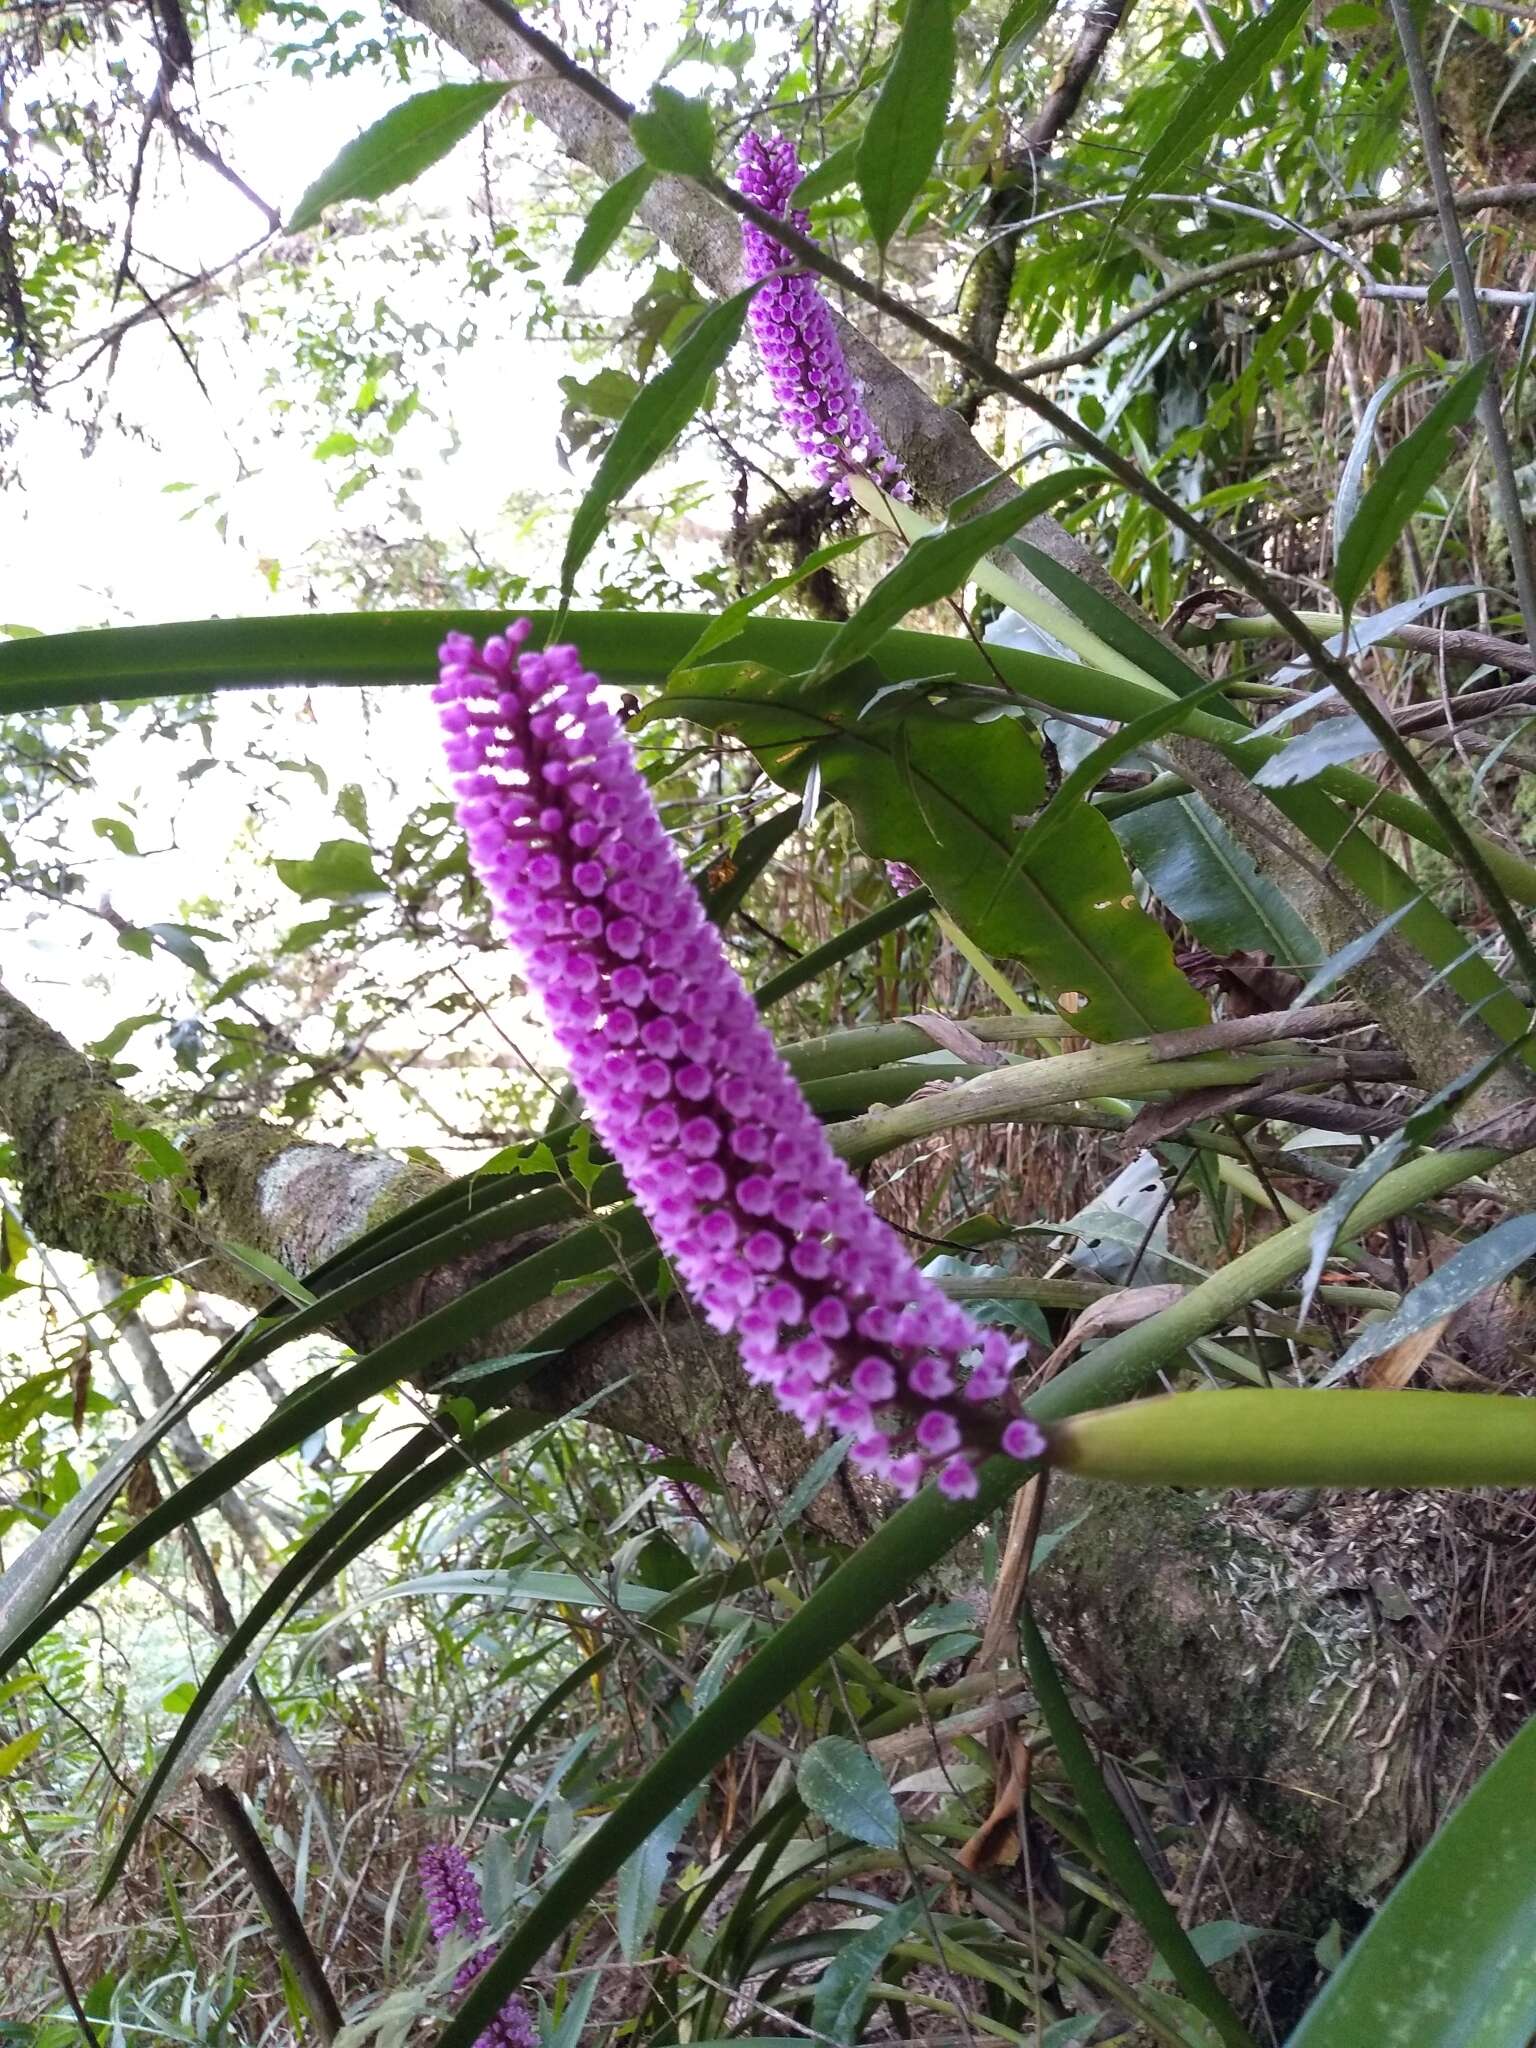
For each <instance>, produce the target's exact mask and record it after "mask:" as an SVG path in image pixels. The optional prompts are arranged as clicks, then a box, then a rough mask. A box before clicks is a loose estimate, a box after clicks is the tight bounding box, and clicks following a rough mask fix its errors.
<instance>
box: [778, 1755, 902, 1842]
mask: <svg viewBox="0 0 1536 2048" xmlns="http://www.w3.org/2000/svg"><path fill="white" fill-rule="evenodd" d="M795 1787H796V1790H797V1791H798V1792H799V1794H800V1797H801V1798H802V1799H803V1800H804V1801H805V1803H806V1805H807V1806H808V1807H809V1808H810V1810H811V1812H812V1813H814V1814H815V1815H816V1816H817V1818H818V1819H820V1820H824V1821H825V1822H826V1823H827V1826H828V1827H830V1828H835V1829H836V1830H837V1832H838V1833H839V1834H840V1835H847V1836H848V1838H849V1840H850V1841H854V1842H863V1843H865V1844H866V1845H867V1846H868V1847H869V1848H871V1849H894V1848H896V1847H897V1846H898V1845H899V1843H900V1841H901V1815H900V1814H899V1813H898V1812H897V1810H896V1801H895V1800H894V1799H893V1798H892V1796H891V1788H890V1786H889V1785H887V1783H886V1782H885V1773H884V1771H882V1770H881V1768H880V1766H879V1765H878V1764H877V1763H876V1762H875V1760H874V1758H873V1757H872V1756H871V1755H870V1753H869V1751H868V1750H867V1749H865V1748H864V1747H863V1745H862V1744H860V1743H857V1742H852V1741H850V1740H849V1738H848V1737H847V1736H846V1735H827V1736H823V1738H822V1740H821V1741H820V1742H813V1743H812V1744H811V1746H810V1748H809V1749H808V1750H807V1751H806V1752H805V1755H804V1756H803V1757H801V1759H800V1767H799V1769H798V1770H797V1771H796V1773H795Z"/></svg>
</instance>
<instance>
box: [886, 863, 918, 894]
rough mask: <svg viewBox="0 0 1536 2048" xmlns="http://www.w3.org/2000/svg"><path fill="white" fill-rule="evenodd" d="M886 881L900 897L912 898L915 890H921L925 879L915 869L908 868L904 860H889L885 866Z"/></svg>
mask: <svg viewBox="0 0 1536 2048" xmlns="http://www.w3.org/2000/svg"><path fill="white" fill-rule="evenodd" d="M885 879H886V880H887V881H888V882H889V883H890V885H891V887H892V888H893V889H894V890H895V891H896V894H897V895H898V896H910V895H911V894H912V891H913V890H914V889H921V887H922V886H923V878H922V876H921V875H920V874H919V873H918V872H917V869H916V868H914V867H908V865H907V863H906V862H905V861H904V860H888V861H887V862H886V864H885Z"/></svg>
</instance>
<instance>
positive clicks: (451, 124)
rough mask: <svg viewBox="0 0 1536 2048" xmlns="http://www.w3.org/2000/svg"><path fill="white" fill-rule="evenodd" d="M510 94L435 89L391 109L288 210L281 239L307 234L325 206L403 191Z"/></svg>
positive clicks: (476, 88)
mask: <svg viewBox="0 0 1536 2048" xmlns="http://www.w3.org/2000/svg"><path fill="white" fill-rule="evenodd" d="M511 89H512V88H511V86H510V85H501V84H484V83H482V84H477V85H438V86H434V87H433V88H432V90H431V91H430V92H418V93H415V94H413V95H412V97H411V98H410V99H408V100H406V101H404V102H403V103H402V104H401V105H400V106H398V107H391V109H390V110H389V112H388V113H387V114H386V115H384V117H383V119H382V120H378V121H375V122H374V124H373V126H372V127H371V128H365V129H364V130H363V132H362V134H361V135H359V136H358V137H357V138H356V139H355V140H354V141H352V142H349V143H348V144H347V146H346V148H345V149H344V150H343V151H342V152H341V154H340V156H338V157H337V158H335V160H334V161H333V162H332V163H331V164H330V166H329V167H328V168H327V169H326V170H324V171H322V172H321V173H320V176H319V177H318V178H316V180H315V182H314V183H313V184H312V185H311V186H310V187H309V190H308V191H307V192H306V193H305V194H304V197H303V198H302V199H301V200H300V201H299V203H298V205H297V206H296V207H295V208H294V210H293V213H292V215H291V216H290V218H289V221H288V225H287V226H286V227H285V228H284V230H283V232H284V234H287V235H296V234H298V233H299V232H300V231H301V230H302V229H304V228H312V227H313V226H314V225H315V223H316V221H318V220H319V218H320V216H321V214H322V213H324V211H325V209H326V208H327V207H328V206H339V205H340V204H341V203H342V202H343V201H344V200H348V199H379V198H382V196H383V195H384V194H385V193H386V192H393V191H394V190H395V189H396V187H397V186H400V185H409V184H410V183H411V181H412V180H413V179H414V178H419V177H420V176H421V174H422V172H423V171H425V170H428V169H430V168H431V166H432V165H433V164H435V163H437V162H438V160H439V159H440V158H442V157H445V156H446V155H447V154H448V152H449V150H450V149H452V148H453V147H454V145H455V144H456V143H459V142H462V141H463V140H464V137H465V136H466V135H468V134H470V133H471V132H472V131H473V130H474V129H476V128H478V127H479V126H480V123H481V122H482V121H483V120H484V119H485V117H486V115H487V114H489V113H490V112H491V110H492V109H493V108H494V107H495V106H497V105H498V104H499V103H500V101H501V100H502V99H503V98H504V97H505V96H506V94H507V93H509V92H510V91H511Z"/></svg>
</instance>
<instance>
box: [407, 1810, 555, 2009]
mask: <svg viewBox="0 0 1536 2048" xmlns="http://www.w3.org/2000/svg"><path fill="white" fill-rule="evenodd" d="M416 1870H417V1875H418V1876H419V1877H420V1879H421V1895H422V1897H423V1899H424V1900H425V1901H426V1906H427V1920H428V1922H429V1923H430V1925H431V1928H432V1937H433V1939H434V1940H435V1941H439V1942H443V1941H453V1940H471V1941H472V1940H473V1939H474V1937H475V1936H476V1935H477V1934H484V1932H485V1908H484V1907H483V1906H482V1905H481V1903H480V1887H479V1885H478V1884H476V1882H475V1874H474V1872H473V1871H472V1870H471V1869H470V1867H469V1858H468V1857H467V1856H466V1855H465V1854H464V1851H463V1850H462V1849H460V1848H458V1847H456V1846H455V1844H454V1843H452V1842H437V1843H434V1844H432V1845H430V1846H429V1847H427V1848H425V1849H423V1850H422V1852H421V1854H420V1855H419V1856H418V1857H417V1859H416ZM495 1953H496V1947H495V1944H494V1943H491V1944H489V1945H488V1946H487V1947H485V1948H482V1949H479V1950H477V1951H476V1953H475V1954H473V1955H471V1956H467V1957H466V1958H465V1959H464V1961H463V1962H462V1963H461V1964H460V1965H459V1967H458V1969H457V1970H456V1971H455V1973H454V1979H453V1996H454V1997H455V1998H457V1997H459V1996H460V1995H461V1994H462V1993H463V1992H465V1991H467V1990H468V1989H469V1987H470V1985H471V1984H473V1983H474V1981H475V1979H476V1978H477V1977H478V1976H479V1975H480V1973H481V1971H482V1970H483V1969H484V1968H485V1966H486V1964H487V1963H488V1962H489V1961H490V1960H491V1958H492V1956H494V1955H495ZM538 2040H539V2036H538V2029H537V2028H536V2027H535V2026H534V2023H533V2015H532V2014H531V2013H530V2012H529V2010H528V2008H527V2006H526V2005H525V2004H524V2003H523V2001H522V2000H521V1999H520V1998H517V1997H512V1998H509V1999H508V2000H507V2002H506V2004H505V2005H504V2006H503V2007H502V2008H501V2011H500V2012H499V2013H498V2014H497V2015H496V2017H495V2019H494V2020H492V2022H491V2024H490V2025H489V2026H488V2027H487V2028H486V2030H485V2032H484V2033H483V2034H479V2035H477V2036H476V2039H475V2048H538Z"/></svg>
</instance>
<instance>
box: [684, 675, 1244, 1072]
mask: <svg viewBox="0 0 1536 2048" xmlns="http://www.w3.org/2000/svg"><path fill="white" fill-rule="evenodd" d="M1018 658H1019V659H1020V660H1023V661H1034V662H1039V661H1040V660H1041V657H1025V656H1020V657H1018ZM1046 666H1049V667H1053V668H1071V667H1072V666H1074V665H1073V664H1070V663H1047V664H1046ZM882 686H883V678H881V677H880V676H879V675H878V674H875V673H872V672H871V671H870V670H868V669H867V668H862V667H861V668H856V669H851V670H847V671H845V672H844V673H843V674H841V675H839V676H837V677H835V678H834V679H833V680H832V681H831V682H829V683H820V684H817V685H816V686H815V687H814V689H812V688H811V686H810V685H808V684H807V682H806V681H805V679H804V678H785V677H782V676H775V675H773V674H771V673H769V672H767V671H765V670H762V669H759V668H756V667H755V666H753V665H751V664H733V665H730V666H726V667H721V668H712V669H699V670H692V671H689V672H687V673H685V674H683V675H680V676H678V677H676V678H675V679H674V681H673V682H672V683H671V684H670V685H669V688H668V691H667V695H666V697H665V698H664V699H662V700H661V702H660V704H659V705H657V706H654V707H653V709H654V710H671V711H675V712H677V713H678V714H679V715H680V716H682V717H685V718H688V719H691V720H693V721H694V722H695V723H697V724H700V725H703V726H706V727H708V728H709V729H710V730H711V731H715V732H726V733H730V734H733V735H734V736H736V737H738V738H739V739H740V740H741V741H742V742H743V744H744V745H746V746H748V747H750V748H751V749H752V751H753V753H754V754H756V756H757V758H758V760H759V761H761V763H762V764H763V766H764V768H765V769H766V770H767V772H768V774H769V775H771V776H772V777H773V779H774V780H775V781H776V782H778V783H780V784H781V786H782V787H784V788H786V789H793V790H800V789H803V788H804V786H805V782H806V778H807V776H808V774H809V773H810V770H811V767H812V764H813V762H814V763H815V764H816V765H817V766H818V767H819V770H820V775H821V786H822V789H823V790H824V791H825V792H826V793H827V794H828V795H831V796H835V797H837V798H838V799H839V800H841V801H842V802H845V803H846V804H847V805H848V807H849V810H850V812H851V813H852V816H853V819H854V825H855V829H856V830H857V832H858V837H859V843H860V845H861V846H862V847H863V848H864V850H865V851H866V852H867V853H869V854H872V855H874V856H876V857H878V858H881V859H886V860H902V861H907V862H909V863H910V864H911V865H912V866H913V867H915V868H916V869H917V871H918V873H919V874H921V875H922V877H923V879H924V880H925V882H926V883H927V884H928V886H929V887H930V888H931V889H932V891H933V893H934V895H935V897H936V898H937V899H938V901H939V903H940V904H941V905H942V906H943V907H944V909H945V910H947V911H948V912H949V913H950V915H951V916H952V917H953V918H954V919H955V922H956V923H957V924H958V925H959V926H960V927H961V929H962V930H963V931H965V932H966V933H967V934H968V936H969V937H970V938H972V939H973V940H974V941H975V942H976V944H977V945H979V946H981V947H983V948H984V949H985V950H986V951H987V952H989V953H992V954H994V955H996V956H998V957H1001V958H1008V957H1013V958H1016V959H1019V960H1021V961H1023V963H1024V964H1025V966H1026V967H1027V968H1028V969H1029V972H1030V973H1031V975H1033V976H1034V978H1035V980H1036V981H1038V983H1039V984H1040V986H1041V987H1042V988H1043V989H1045V990H1046V991H1047V992H1048V993H1049V994H1050V995H1051V996H1052V997H1053V998H1057V997H1060V996H1063V995H1066V994H1068V993H1070V994H1072V995H1074V996H1078V997H1082V998H1086V1003H1085V1005H1084V1006H1083V1007H1081V1008H1079V1007H1078V1006H1076V1005H1074V1006H1073V1019H1074V1022H1075V1023H1076V1024H1077V1025H1078V1027H1079V1028H1080V1029H1081V1030H1083V1031H1084V1033H1085V1034H1086V1035H1087V1036H1088V1037H1090V1038H1097V1039H1113V1038H1125V1037H1132V1036H1135V1035H1137V1034H1138V1033H1141V1032H1146V1031H1161V1030H1174V1029H1178V1028H1180V1027H1181V1026H1184V1025H1193V1024H1197V1023H1199V1022H1201V1021H1202V1019H1203V1017H1204V1016H1205V1006H1204V1003H1203V1002H1202V1001H1201V999H1200V998H1199V996H1197V995H1196V994H1195V992H1194V990H1192V989H1191V988H1190V986H1189V984H1188V983H1187V982H1186V981H1185V980H1184V977H1183V976H1182V975H1181V974H1180V973H1179V972H1178V970H1177V969H1176V968H1175V966H1174V964H1173V950H1172V947H1171V945H1170V943H1169V940H1168V937H1167V935H1166V933H1164V931H1163V930H1162V928H1161V927H1160V926H1159V925H1158V924H1156V923H1155V921H1154V920H1153V919H1152V918H1150V917H1148V916H1147V915H1146V913H1145V912H1144V911H1143V910H1142V909H1141V908H1140V906H1139V905H1138V904H1137V902H1136V900H1135V896H1134V894H1133V891H1132V887H1131V879H1130V871H1129V869H1128V868H1127V866H1126V863H1125V856H1124V855H1123V854H1122V853H1121V851H1120V848H1119V846H1118V844H1117V843H1116V840H1115V837H1114V834H1113V832H1112V831H1111V829H1110V827H1109V825H1108V823H1107V822H1106V821H1105V820H1104V819H1103V818H1101V817H1100V816H1099V814H1098V813H1097V812H1096V811H1094V810H1092V809H1091V808H1089V807H1088V806H1086V805H1082V806H1079V807H1078V808H1077V809H1076V810H1075V811H1074V812H1073V814H1072V815H1071V816H1070V817H1069V818H1068V819H1067V820H1066V822H1065V823H1064V824H1063V826H1062V828H1061V829H1060V830H1059V831H1056V832H1054V833H1053V834H1052V835H1051V837H1050V838H1049V839H1048V840H1047V841H1045V843H1044V844H1043V845H1041V847H1040V848H1039V850H1038V853H1037V854H1036V855H1034V856H1031V857H1029V858H1027V859H1026V860H1025V861H1023V862H1022V863H1019V864H1018V865H1017V866H1016V865H1015V855H1016V852H1017V845H1018V838H1019V832H1018V825H1019V821H1020V820H1021V819H1023V818H1025V817H1027V816H1028V815H1029V814H1030V813H1031V812H1032V811H1033V810H1035V809H1036V808H1037V806H1038V805H1039V803H1040V800H1041V798H1042V796H1043V794H1044V769H1043V766H1042V763H1041V760H1040V754H1039V749H1038V746H1037V743H1036V741H1035V738H1034V736H1033V733H1032V732H1031V731H1030V730H1029V729H1028V728H1027V727H1026V726H1025V725H1024V723H1023V722H1022V721H1021V720H1019V719H1015V718H1000V719H998V720H996V721H995V722H993V723H991V724H988V725H984V726H979V725H975V724H972V723H970V722H969V720H967V719H965V718H963V717H956V716H955V715H954V711H953V707H945V706H934V705H931V704H929V703H927V702H926V701H919V702H917V703H915V704H914V703H911V702H910V701H909V700H907V699H905V698H896V697H891V696H887V697H886V698H884V700H883V701H882V702H881V703H879V704H877V705H876V706H875V708H874V710H873V711H872V712H870V713H869V714H868V715H867V716H866V715H865V714H866V710H867V707H868V706H869V704H870V700H871V698H872V697H874V696H875V695H876V694H877V692H878V691H879V690H880V689H881V687H882Z"/></svg>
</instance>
